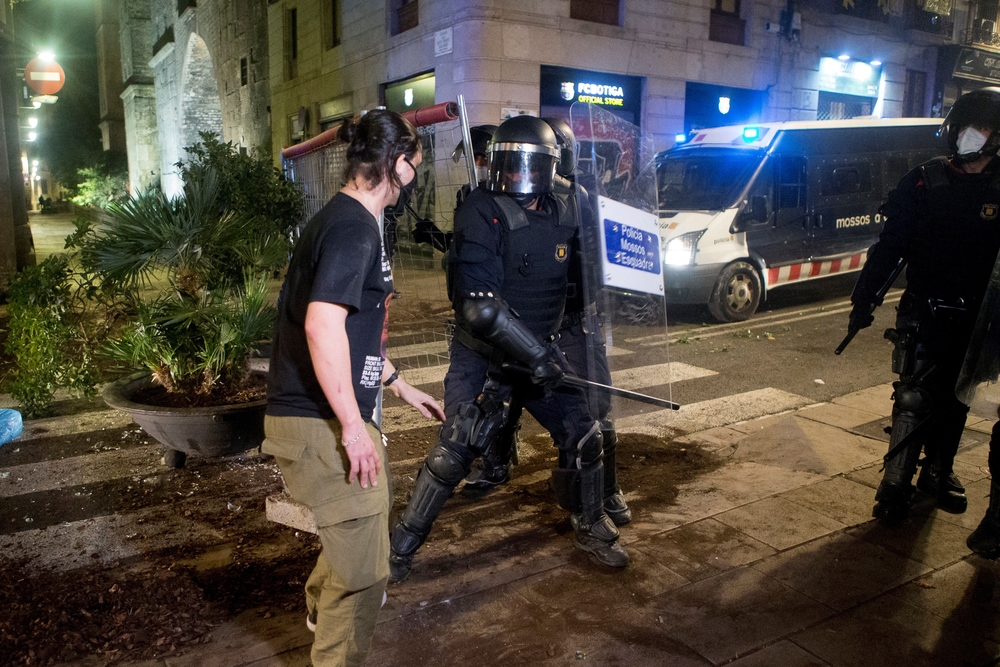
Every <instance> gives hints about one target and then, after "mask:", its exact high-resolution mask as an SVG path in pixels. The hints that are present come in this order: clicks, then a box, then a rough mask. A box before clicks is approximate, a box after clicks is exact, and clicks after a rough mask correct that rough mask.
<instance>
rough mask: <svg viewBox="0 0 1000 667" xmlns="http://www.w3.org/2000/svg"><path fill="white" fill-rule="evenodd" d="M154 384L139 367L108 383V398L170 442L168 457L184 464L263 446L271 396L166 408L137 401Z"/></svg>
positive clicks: (174, 464) (176, 464)
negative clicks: (207, 405) (190, 458)
mask: <svg viewBox="0 0 1000 667" xmlns="http://www.w3.org/2000/svg"><path fill="white" fill-rule="evenodd" d="M151 384H152V377H151V375H150V374H149V373H148V372H140V373H136V374H135V375H130V376H129V377H126V378H122V379H121V380H118V381H117V382H113V383H112V384H110V385H108V386H107V388H106V389H105V390H104V394H103V398H104V402H105V403H107V404H108V405H109V406H110V407H112V408H115V409H117V410H122V411H124V412H127V413H129V415H130V416H131V417H132V421H134V422H135V423H136V424H138V425H139V426H141V427H142V428H143V430H145V431H146V433H148V434H149V435H151V436H152V437H153V438H155V439H156V440H157V441H158V442H159V443H160V444H162V445H163V446H165V447H166V448H167V451H166V453H165V454H164V457H163V458H164V462H165V463H166V464H167V465H169V466H171V467H173V468H180V467H182V466H183V465H184V461H185V459H186V458H187V456H188V455H189V454H190V455H192V456H228V455H230V454H237V453H239V452H244V451H246V450H248V449H253V448H254V447H259V446H260V443H262V442H263V441H264V410H265V408H266V407H267V400H266V399H263V398H262V399H260V400H258V401H253V402H251V403H240V404H237V405H220V406H218V407H212V408H164V407H159V406H156V405H144V404H142V403H135V402H133V401H132V398H133V397H134V396H135V395H136V394H137V393H138V392H139V391H141V390H142V389H144V388H146V387H148V386H150V385H151Z"/></svg>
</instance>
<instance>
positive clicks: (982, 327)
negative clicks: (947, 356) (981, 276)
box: [955, 257, 1000, 419]
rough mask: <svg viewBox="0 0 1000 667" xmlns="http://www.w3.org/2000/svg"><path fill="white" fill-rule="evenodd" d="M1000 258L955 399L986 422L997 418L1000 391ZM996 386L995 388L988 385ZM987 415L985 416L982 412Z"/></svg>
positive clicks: (982, 308)
mask: <svg viewBox="0 0 1000 667" xmlns="http://www.w3.org/2000/svg"><path fill="white" fill-rule="evenodd" d="M998 376H1000V257H998V258H997V262H996V264H994V266H993V274H992V275H991V276H990V282H989V285H988V286H987V287H986V294H985V295H984V296H983V305H982V306H981V307H980V309H979V317H978V318H977V319H976V327H975V329H974V330H973V332H972V338H971V340H970V341H969V349H968V350H967V351H966V353H965V363H964V364H963V365H962V371H961V372H960V373H959V375H958V382H957V383H956V384H955V396H956V397H957V398H958V400H960V401H962V402H963V403H965V404H966V405H969V406H972V412H973V413H974V414H977V415H978V416H981V417H983V418H986V419H995V418H996V417H997V407H998V405H1000V400H998V398H1000V390H998V388H997V387H996V382H997V378H998ZM985 385H993V386H989V387H987V386H985ZM984 412H985V413H986V414H983V413H984Z"/></svg>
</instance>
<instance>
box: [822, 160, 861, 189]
mask: <svg viewBox="0 0 1000 667" xmlns="http://www.w3.org/2000/svg"><path fill="white" fill-rule="evenodd" d="M819 189H820V194H821V195H822V196H824V197H836V196H838V195H854V194H858V193H861V192H868V191H870V190H871V189H872V173H871V167H870V166H869V164H868V163H867V162H858V163H854V164H842V165H836V166H832V165H831V166H827V167H824V168H823V171H822V173H821V175H820V187H819Z"/></svg>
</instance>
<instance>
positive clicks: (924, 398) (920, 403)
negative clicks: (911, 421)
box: [895, 384, 934, 415]
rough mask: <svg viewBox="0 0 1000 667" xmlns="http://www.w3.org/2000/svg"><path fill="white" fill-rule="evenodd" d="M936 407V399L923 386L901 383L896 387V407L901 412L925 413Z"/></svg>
mask: <svg viewBox="0 0 1000 667" xmlns="http://www.w3.org/2000/svg"><path fill="white" fill-rule="evenodd" d="M933 407H934V399H933V398H932V397H931V395H930V392H928V391H927V390H926V389H924V388H923V387H915V386H913V385H902V384H901V385H900V386H899V387H898V388H897V389H896V402H895V408H896V410H898V411H900V412H909V413H911V414H917V415H919V414H925V413H928V412H930V411H931V409H932V408H933Z"/></svg>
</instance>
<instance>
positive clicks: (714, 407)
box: [615, 387, 813, 437]
mask: <svg viewBox="0 0 1000 667" xmlns="http://www.w3.org/2000/svg"><path fill="white" fill-rule="evenodd" d="M811 403H813V401H812V400H811V399H809V398H806V397H805V396H799V395H798V394H792V393H789V392H787V391H781V390H780V389H773V388H771V387H768V388H766V389H755V390H753V391H745V392H743V393H740V394H732V395H730V396H723V397H721V398H713V399H710V400H707V401H699V402H698V403H691V404H689V405H682V406H681V409H680V410H677V411H674V410H654V411H651V412H647V413H644V414H638V415H632V416H630V417H622V418H621V419H616V420H615V427H616V428H617V429H618V431H619V432H621V433H644V434H647V435H652V436H656V437H663V436H665V435H671V434H673V433H676V432H677V431H681V432H684V433H693V432H695V431H702V430H706V429H710V428H715V427H717V426H727V425H729V424H735V423H736V422H741V421H746V420H748V419H756V418H757V417H763V416H766V415H772V414H776V413H779V412H785V411H786V410H794V409H795V408H801V407H803V406H805V405H809V404H811Z"/></svg>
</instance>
